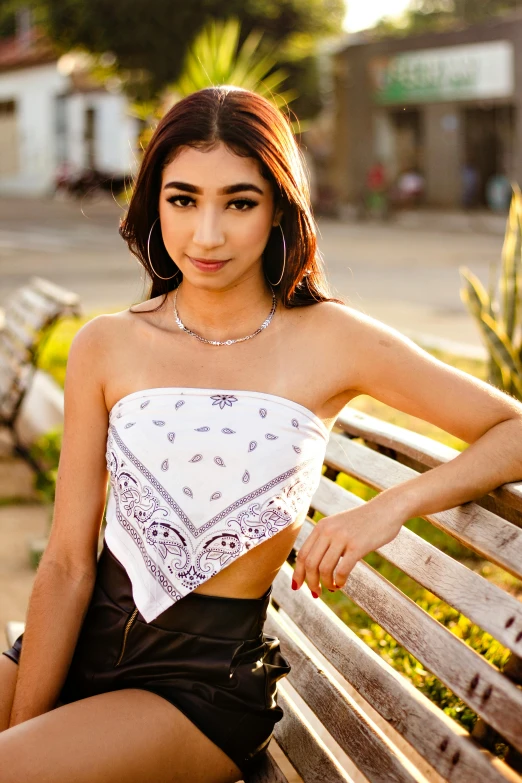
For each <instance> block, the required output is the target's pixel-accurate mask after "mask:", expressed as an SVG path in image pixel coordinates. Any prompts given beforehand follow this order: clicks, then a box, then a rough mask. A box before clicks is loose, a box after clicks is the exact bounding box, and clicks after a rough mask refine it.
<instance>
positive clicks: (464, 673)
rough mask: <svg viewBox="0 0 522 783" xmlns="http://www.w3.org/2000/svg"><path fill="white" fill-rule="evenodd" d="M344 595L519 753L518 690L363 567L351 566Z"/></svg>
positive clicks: (521, 713)
mask: <svg viewBox="0 0 522 783" xmlns="http://www.w3.org/2000/svg"><path fill="white" fill-rule="evenodd" d="M343 592H344V593H345V594H346V595H347V596H348V597H349V598H351V599H352V600H353V601H355V602H356V603H357V604H358V605H359V606H360V607H361V608H362V609H364V611H365V612H367V613H368V614H369V615H370V617H372V618H373V619H374V620H375V621H376V622H377V623H379V625H380V626H381V627H382V628H384V629H385V630H386V631H388V633H389V634H390V635H391V636H393V638H394V639H396V640H397V641H398V642H399V644H401V645H402V646H403V647H405V648H406V649H407V650H409V652H411V654H412V655H414V656H415V658H417V659H418V660H419V661H421V663H422V664H423V665H424V666H425V667H426V668H427V669H429V671H431V672H433V674H435V676H436V677H438V678H439V679H440V680H442V682H444V683H445V684H446V685H447V686H448V688H450V689H451V690H452V691H453V693H455V694H456V695H457V696H460V698H461V699H462V700H463V701H464V702H466V704H468V705H469V706H470V707H471V708H472V709H473V710H474V711H475V712H476V713H477V714H478V715H480V716H481V717H482V718H483V719H484V720H485V721H486V723H489V724H490V725H491V726H493V728H495V729H496V730H497V731H498V732H500V733H501V734H502V736H504V737H505V738H506V739H507V740H508V741H509V742H511V743H512V744H513V745H514V746H515V747H516V748H518V749H519V750H522V691H521V690H519V689H518V688H517V687H516V686H515V685H513V683H511V682H510V681H509V680H508V679H507V678H506V677H504V676H503V675H502V674H501V673H500V672H499V671H498V670H497V669H495V668H494V667H493V666H492V665H491V664H489V663H488V662H487V661H486V660H485V659H484V658H482V657H481V656H480V655H478V654H477V653H476V652H475V651H474V650H472V649H471V648H470V647H468V646H467V645H466V644H465V643H464V642H462V641H461V640H460V639H458V638H457V637H456V636H454V635H453V634H452V633H451V632H450V631H448V630H447V629H446V628H444V627H443V626H442V625H440V624H438V623H437V622H436V620H434V619H433V618H432V617H431V616H430V615H429V614H428V613H427V612H425V611H424V610H423V609H421V608H420V607H419V606H417V604H415V603H414V602H413V601H411V600H410V599H409V598H408V597H407V596H405V595H404V594H403V593H401V591H400V590H398V589H397V588H396V587H395V586H394V585H392V584H391V583H390V582H388V581H387V580H386V579H384V578H383V577H381V576H380V574H378V572H377V571H374V569H373V568H370V566H368V565H367V564H366V563H364V562H362V561H359V562H358V563H357V564H356V566H355V567H354V569H353V570H352V572H351V574H350V576H349V578H348V579H347V581H346V584H345V586H344V588H343ZM475 678H477V679H478V683H477V684H476V687H475V688H474V687H473V685H472V683H473V682H474V680H475Z"/></svg>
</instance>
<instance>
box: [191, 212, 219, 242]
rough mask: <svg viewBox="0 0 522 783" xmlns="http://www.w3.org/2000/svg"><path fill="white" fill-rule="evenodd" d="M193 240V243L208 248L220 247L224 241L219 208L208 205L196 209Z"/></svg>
mask: <svg viewBox="0 0 522 783" xmlns="http://www.w3.org/2000/svg"><path fill="white" fill-rule="evenodd" d="M193 241H194V244H195V245H198V246H199V247H201V248H204V249H206V250H209V249H210V248H213V247H220V246H221V245H223V244H224V242H225V235H224V233H223V226H222V222H221V217H220V214H219V210H218V209H217V208H216V209H214V208H213V207H211V206H209V207H207V208H203V207H202V208H200V209H199V210H197V215H196V227H195V229H194V236H193Z"/></svg>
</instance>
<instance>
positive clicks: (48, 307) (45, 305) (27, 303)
mask: <svg viewBox="0 0 522 783" xmlns="http://www.w3.org/2000/svg"><path fill="white" fill-rule="evenodd" d="M18 293H19V296H20V300H21V302H22V305H23V307H25V308H27V309H29V310H32V311H33V312H35V313H38V315H39V317H40V318H42V319H48V318H53V317H54V316H55V315H58V314H59V313H61V312H62V309H63V306H62V305H61V304H60V303H59V302H57V301H56V300H54V299H49V298H47V297H45V296H42V294H41V293H40V292H39V291H38V290H37V289H34V288H30V287H29V286H24V287H23V288H20V289H19V291H18Z"/></svg>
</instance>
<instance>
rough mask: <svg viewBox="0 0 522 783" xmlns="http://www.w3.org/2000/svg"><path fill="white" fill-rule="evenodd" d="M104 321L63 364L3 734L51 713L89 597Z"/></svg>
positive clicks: (98, 515) (100, 501)
mask: <svg viewBox="0 0 522 783" xmlns="http://www.w3.org/2000/svg"><path fill="white" fill-rule="evenodd" d="M108 318H110V316H99V317H98V318H95V319H93V320H92V321H89V322H88V323H87V324H85V325H84V326H83V327H82V328H81V329H80V331H79V332H78V333H77V334H76V336H75V337H74V340H73V342H72V345H71V349H70V352H69V356H68V361H67V373H66V379H65V389H64V432H63V442H62V449H61V453H60V461H59V466H58V476H57V482H56V497H55V508H54V516H53V522H52V527H51V533H50V537H49V542H48V544H47V547H46V549H45V552H44V554H43V556H42V559H41V561H40V565H39V567H38V571H37V573H36V576H35V581H34V585H33V589H32V592H31V597H30V600H29V606H28V611H27V616H26V628H25V631H24V637H23V644H22V652H21V656H20V662H19V669H18V678H17V684H16V690H15V696H14V702H13V707H12V710H11V720H10V724H9V725H10V726H15V725H17V724H18V723H22V722H23V721H26V720H28V719H29V718H33V717H35V716H37V715H41V714H42V713H44V712H47V711H49V710H51V709H53V708H54V707H55V705H56V702H57V700H58V697H59V693H60V690H61V687H62V685H63V683H64V681H65V678H66V676H67V672H68V669H69V665H70V663H71V660H72V656H73V653H74V648H75V645H76V641H77V638H78V635H79V632H80V629H81V625H82V621H83V618H84V616H85V614H86V612H87V607H88V604H89V601H90V597H91V595H92V590H93V586H94V580H95V577H96V565H97V549H98V537H99V531H100V526H101V521H102V518H103V510H104V507H105V495H106V488H107V478H108V474H107V467H106V460H105V450H106V439H107V427H108V412H107V408H106V405H105V399H104V394H103V379H104V377H105V367H106V364H107V361H106V355H107V350H106V348H107V331H108V328H107V325H108V320H107V319H108Z"/></svg>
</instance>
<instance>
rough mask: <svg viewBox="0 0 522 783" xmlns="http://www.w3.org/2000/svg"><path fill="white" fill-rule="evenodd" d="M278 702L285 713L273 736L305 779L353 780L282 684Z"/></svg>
mask: <svg viewBox="0 0 522 783" xmlns="http://www.w3.org/2000/svg"><path fill="white" fill-rule="evenodd" d="M277 702H278V704H279V705H280V707H282V709H283V711H284V713H285V715H284V718H282V719H281V720H280V721H278V722H277V723H276V724H275V726H274V736H275V738H276V740H277V744H278V745H279V747H280V748H281V750H282V751H283V753H284V754H285V756H286V757H287V759H288V760H289V761H290V763H291V764H292V766H293V767H294V768H295V769H296V770H297V772H298V773H299V774H300V775H301V777H302V778H303V781H304V783H318V781H321V783H353V780H352V778H351V777H350V776H349V775H348V773H347V772H346V771H345V770H344V769H343V768H342V767H341V765H340V764H339V762H338V761H337V759H336V758H335V757H334V756H333V754H332V753H331V752H330V751H329V750H328V748H327V747H326V745H325V744H324V742H323V741H322V740H321V739H320V737H318V735H317V734H316V733H315V732H314V731H313V729H312V727H311V726H310V724H309V723H308V721H307V720H305V718H304V717H303V715H301V713H300V712H299V710H298V708H297V706H296V705H295V703H294V702H293V701H292V700H291V699H290V697H289V696H288V695H287V694H286V693H285V691H284V690H283V688H279V691H278V695H277Z"/></svg>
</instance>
